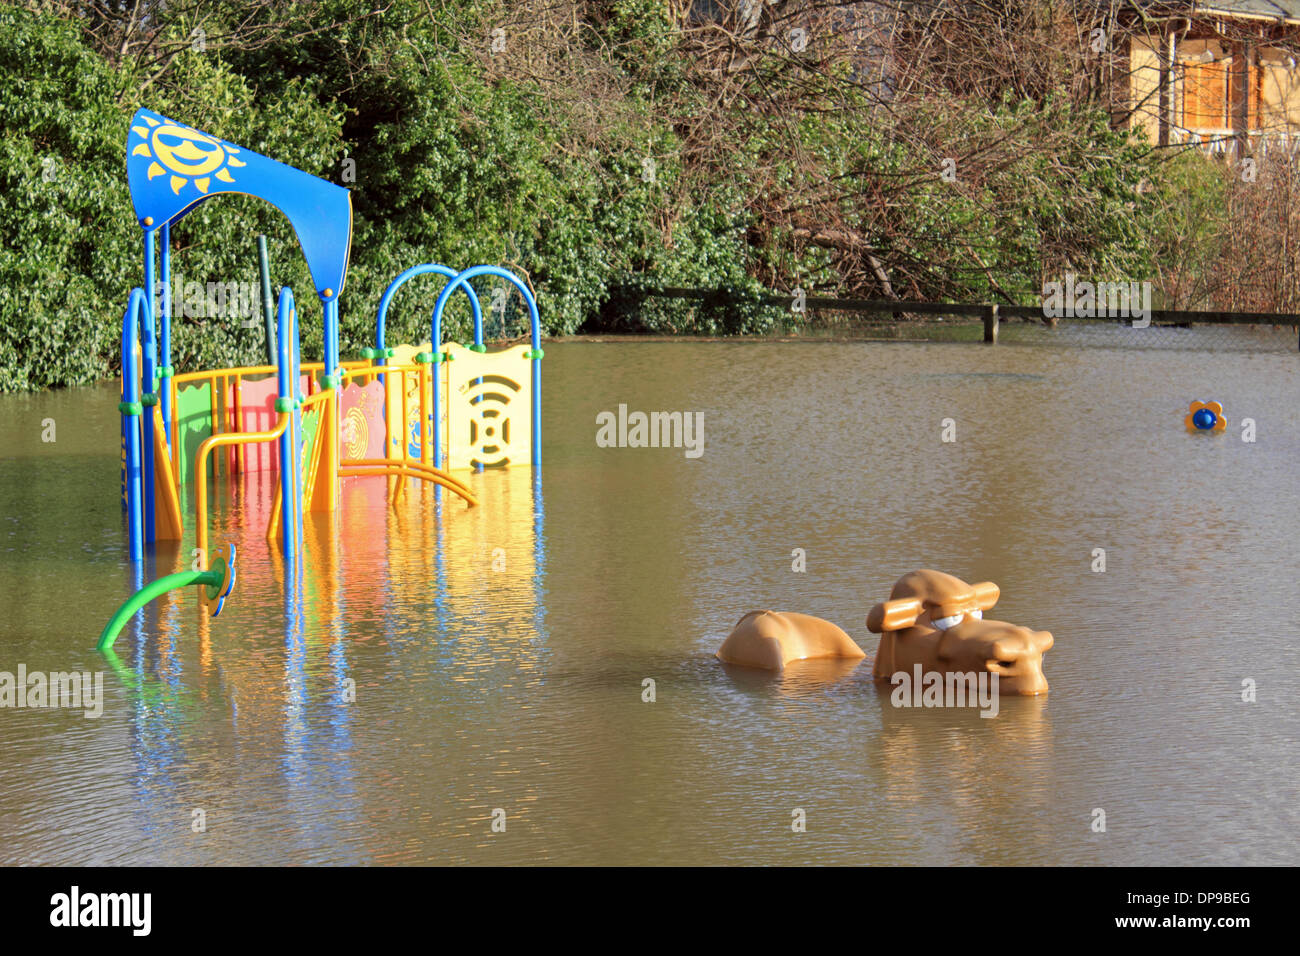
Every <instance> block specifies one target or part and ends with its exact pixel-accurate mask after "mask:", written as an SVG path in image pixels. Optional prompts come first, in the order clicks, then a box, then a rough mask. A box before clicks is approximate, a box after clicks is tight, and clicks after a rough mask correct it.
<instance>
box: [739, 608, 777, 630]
mask: <svg viewBox="0 0 1300 956" xmlns="http://www.w3.org/2000/svg"><path fill="white" fill-rule="evenodd" d="M764 614H770V615H772V616H773V617H779V615H778V614H777V612H776V611H767V610H764V611H746V612H745V613H744V614H742V615H741V616H740V620H739V621H737V622H736V624H735V627H733V628H732V630H733V631H734V630H735V629H736V628H737V627H740V625H742V624H744V623H745V622H746V621H748V620H749V619H750V618H755V617H762V616H763V615H764Z"/></svg>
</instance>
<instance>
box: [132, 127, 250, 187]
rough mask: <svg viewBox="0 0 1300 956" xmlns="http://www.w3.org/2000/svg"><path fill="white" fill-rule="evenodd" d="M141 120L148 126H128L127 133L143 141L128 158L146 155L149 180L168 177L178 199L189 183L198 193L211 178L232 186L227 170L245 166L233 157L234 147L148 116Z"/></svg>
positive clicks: (235, 152) (195, 131)
mask: <svg viewBox="0 0 1300 956" xmlns="http://www.w3.org/2000/svg"><path fill="white" fill-rule="evenodd" d="M141 119H143V120H144V122H145V123H147V124H148V126H132V127H131V132H133V133H135V134H136V135H137V136H139V137H140V138H141V139H142V140H144V142H142V143H138V144H137V145H136V147H135V148H134V149H133V150H131V155H132V156H147V157H149V158H150V159H152V160H153V162H151V163H150V164H149V179H150V180H152V179H153V178H154V177H155V176H165V175H167V174H170V175H171V187H172V192H173V193H175V194H176V195H178V196H179V195H180V194H181V190H182V189H184V188H185V187H186V186H187V185H189V184H190V183H193V184H194V188H195V189H197V190H198V191H199V192H200V193H207V191H208V189H209V187H210V186H211V185H212V180H213V179H216V180H219V181H220V182H223V183H233V182H234V181H235V177H234V176H232V175H231V174H230V170H231V169H234V168H238V167H240V166H243V165H245V164H244V161H243V160H241V159H236V158H235V157H236V154H237V153H238V152H239V150H238V149H236V148H235V147H234V146H228V145H226V144H225V143H222V142H219V141H218V140H215V139H213V138H212V137H211V136H205V135H204V134H203V133H200V132H199V131H198V130H196V129H190V128H189V127H188V126H180V125H178V124H175V123H164V122H163V121H162V120H157V119H154V118H153V117H150V116H143V117H141Z"/></svg>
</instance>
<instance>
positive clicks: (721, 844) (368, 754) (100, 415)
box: [0, 335, 1300, 865]
mask: <svg viewBox="0 0 1300 956" xmlns="http://www.w3.org/2000/svg"><path fill="white" fill-rule="evenodd" d="M1221 341H1222V336H1221V335H1220V336H1219V337H1217V338H1212V339H1211V338H1207V343H1211V344H1212V343H1216V342H1221ZM542 399H543V429H542V440H543V449H544V461H545V464H544V466H543V467H542V468H541V469H540V471H538V472H537V473H534V472H533V471H532V470H531V469H528V468H523V469H514V470H511V471H508V472H489V473H486V474H481V475H470V476H469V477H468V478H467V480H468V481H469V483H470V484H471V485H472V486H473V487H474V488H475V490H476V491H477V493H478V494H479V496H480V499H481V501H482V505H481V506H480V507H479V508H477V509H467V508H466V507H465V506H464V505H463V504H462V503H461V502H460V500H459V499H457V498H455V497H454V496H451V495H448V494H444V495H443V496H442V497H441V498H439V497H437V496H435V495H434V494H433V493H432V491H420V490H419V489H417V488H411V489H409V490H408V491H407V492H406V494H405V495H404V497H402V498H401V499H400V500H398V501H397V502H396V504H395V505H390V504H389V503H388V502H387V501H386V492H387V487H386V485H387V481H386V479H383V478H358V479H346V480H345V481H344V483H343V492H342V497H341V510H340V512H339V513H338V514H337V515H336V516H333V517H332V518H331V517H329V516H319V515H309V516H308V519H309V520H308V524H307V528H306V532H305V538H306V541H305V547H306V555H305V556H304V558H303V560H302V563H301V567H300V569H299V573H298V578H297V580H293V579H292V575H291V576H290V577H291V580H290V581H289V582H288V584H286V583H285V574H286V572H285V569H284V567H283V563H282V562H281V561H280V559H279V557H278V547H269V546H268V545H267V543H266V540H265V533H264V529H265V520H266V516H267V513H268V509H269V507H270V505H271V502H272V501H273V497H272V493H273V489H272V488H271V487H270V485H269V484H266V483H264V482H257V481H250V483H249V484H248V485H247V486H242V485H241V486H240V487H237V488H234V489H231V488H228V487H224V486H222V487H220V488H219V489H218V492H217V494H216V495H215V504H214V514H213V517H212V520H211V525H212V530H211V540H212V542H213V544H214V545H215V544H220V543H223V542H233V543H235V544H236V545H237V546H238V548H239V564H238V568H239V578H238V582H237V584H236V588H235V591H234V594H233V595H232V596H231V598H230V600H229V601H228V603H227V607H226V610H225V612H224V613H223V614H222V615H221V616H220V617H217V618H214V619H207V618H206V617H205V616H204V615H203V614H201V613H200V612H199V611H198V609H197V602H196V600H195V597H194V595H193V593H192V592H191V591H185V592H178V593H177V594H176V595H175V596H174V597H171V598H169V599H165V600H162V601H159V602H156V603H155V604H154V605H152V606H151V607H149V608H148V609H146V611H144V612H143V613H142V614H141V615H139V616H138V617H137V618H136V619H135V620H134V621H133V622H132V623H131V624H129V625H128V626H127V628H126V630H125V631H124V632H123V634H122V636H121V637H120V638H119V640H118V642H117V646H116V653H115V654H113V655H102V654H100V653H98V652H97V651H95V649H94V645H95V641H96V639H97V637H98V635H99V632H100V630H101V629H102V627H103V625H104V623H105V621H107V620H108V618H109V616H110V615H111V614H112V613H113V611H114V610H115V609H116V608H117V607H118V605H120V604H121V603H122V602H123V601H124V600H125V599H126V597H127V596H128V595H129V594H130V593H131V591H132V590H133V589H134V588H135V587H138V586H139V585H140V584H142V583H143V582H144V581H145V580H151V579H153V578H154V577H157V576H160V575H163V574H166V573H170V572H172V571H174V570H178V569H181V568H185V567H188V566H189V562H190V560H191V559H190V556H189V555H190V548H192V547H193V502H192V500H190V499H188V498H187V500H186V504H185V506H186V509H187V510H186V523H187V529H186V531H187V537H186V540H185V541H184V542H183V544H182V546H181V547H180V548H179V549H177V548H174V547H173V548H170V549H168V548H162V547H160V548H159V549H158V551H157V553H156V554H154V555H153V556H151V557H150V558H149V560H148V561H147V562H146V566H145V567H144V568H142V569H139V570H133V569H132V567H131V565H130V564H129V562H127V561H126V560H125V555H126V540H125V532H124V527H123V517H122V512H121V508H120V504H119V495H118V440H117V436H118V416H117V411H116V404H117V394H116V390H115V387H114V386H113V385H112V384H107V385H104V386H101V387H96V388H84V389H73V390H69V391H64V392H52V393H46V394H40V395H31V396H0V440H2V441H3V446H2V447H3V449H4V451H3V456H2V457H0V672H11V673H13V672H16V671H17V670H18V668H19V666H20V665H22V666H24V667H25V668H26V669H27V670H28V671H29V672H30V671H46V672H49V671H69V670H79V671H91V672H102V674H103V680H104V701H103V714H102V716H101V717H99V718H98V719H86V718H84V717H83V716H82V715H81V712H80V711H74V710H69V709H50V710H36V709H26V708H24V709H18V708H0V757H2V760H0V765H2V766H3V780H2V781H0V863H10V864H12V863H89V864H141V863H164V864H245V863H251V864H279V863H332V864H411V863H468V864H506V863H559V864H564V863H585V864H601V863H605V864H611V863H612V864H668V863H684V864H706V863H763V864H796V863H812V862H824V863H852V864H865V863H869V864H948V863H955V864H972V863H977V864H1055V863H1080V864H1252V863H1273V864H1291V865H1295V864H1297V863H1300V851H1298V850H1297V843H1296V839H1295V833H1296V832H1297V829H1300V769H1298V768H1300V761H1298V760H1297V756H1298V755H1300V704H1297V701H1300V649H1298V647H1297V645H1298V643H1300V596H1297V589H1296V574H1297V569H1300V501H1297V489H1298V488H1300V482H1298V481H1297V464H1298V463H1300V424H1298V423H1300V356H1297V355H1296V354H1295V353H1294V352H1281V351H1278V352H1235V353H1234V352H1218V351H1210V350H1208V349H1206V350H1200V351H1198V350H1193V349H1122V348H1095V347H1060V346H1051V345H1043V346H1006V345H1001V346H997V347H993V348H990V347H985V346H981V345H952V344H928V345H927V344H880V343H857V344H854V343H815V344H813V343H810V344H788V343H786V344H782V343H771V342H721V343H718V342H672V341H644V342H636V341H614V342H605V343H590V342H559V343H555V344H549V345H548V346H547V349H546V359H545V361H544V362H543V379H542ZM1192 399H1202V400H1211V399H1213V400H1218V401H1220V402H1222V403H1223V406H1224V409H1225V413H1226V417H1227V418H1228V420H1229V426H1228V429H1227V431H1226V433H1224V434H1221V435H1214V436H1207V435H1189V434H1188V433H1187V432H1186V431H1185V430H1184V427H1183V416H1184V415H1185V414H1186V411H1187V404H1188V402H1189V401H1191V400H1192ZM620 404H623V405H626V406H627V409H628V410H629V411H646V412H650V411H681V412H686V413H696V412H698V413H701V414H702V417H703V423H704V432H703V439H704V444H703V454H702V455H700V456H699V457H698V458H692V457H688V456H687V454H686V453H685V449H682V448H645V449H640V448H603V447H599V446H598V445H597V442H596V434H597V416H598V415H599V414H600V413H601V412H606V411H610V412H615V413H617V410H618V407H619V405H620ZM1243 418H1252V419H1254V421H1255V423H1256V441H1254V442H1253V443H1247V442H1243V441H1242V440H1241V420H1242V419H1243ZM47 419H53V420H54V423H55V428H56V440H55V441H54V442H52V443H51V442H44V441H42V431H43V428H44V423H45V422H46V420H47ZM945 419H951V420H952V423H953V426H954V427H955V430H956V441H953V442H944V441H942V440H941V433H942V430H943V428H944V421H945ZM796 549H802V553H803V555H804V560H805V561H806V570H805V571H803V572H797V571H794V570H792V565H793V564H794V563H795V561H796V557H795V550H796ZM1095 549H1104V550H1105V560H1106V569H1105V571H1104V572H1103V573H1098V572H1096V571H1094V570H1093V566H1094V561H1095V558H1094V552H1095ZM921 567H932V568H936V569H938V570H942V571H948V572H951V573H953V574H956V575H958V576H960V577H962V578H964V579H966V580H968V581H977V580H986V579H987V580H992V581H995V582H997V584H998V585H1000V587H1001V589H1002V598H1001V600H1000V602H999V603H998V606H997V608H996V609H995V610H994V611H992V612H990V615H989V616H991V617H997V618H999V619H1005V620H1009V621H1012V622H1014V623H1017V624H1022V625H1025V626H1028V627H1033V628H1037V629H1046V630H1050V631H1051V632H1052V633H1053V634H1054V635H1055V638H1056V646H1055V647H1054V648H1053V649H1052V650H1051V651H1049V652H1048V653H1047V655H1046V657H1045V663H1044V671H1045V673H1046V676H1047V679H1048V681H1049V682H1050V684H1051V693H1050V695H1048V696H1046V697H1038V698H1007V699H1004V700H1002V701H1001V706H1000V710H999V713H998V715H997V717H995V718H993V719H982V718H981V717H980V715H979V712H978V711H977V710H974V709H966V710H957V709H931V710H927V709H920V708H906V709H904V708H895V707H894V706H892V705H891V703H890V695H889V688H888V687H887V686H886V687H885V688H883V689H881V688H880V687H878V686H877V685H875V684H873V683H872V681H871V657H872V656H873V655H874V652H875V647H876V638H875V636H874V635H871V634H870V633H868V632H867V630H866V628H865V624H864V621H865V617H866V614H867V611H868V609H869V608H870V607H871V605H872V604H874V603H875V602H877V601H880V600H883V599H884V598H885V597H887V596H888V593H889V589H890V587H891V585H892V584H893V582H894V581H895V580H896V579H897V578H898V577H899V576H901V575H902V574H904V573H905V572H907V571H911V570H913V569H916V568H921ZM754 608H772V609H776V610H791V611H800V612H804V613H808V614H815V615H818V616H820V617H825V618H828V619H829V620H832V621H834V622H836V623H837V624H839V625H840V626H841V627H843V628H844V629H845V630H846V631H848V633H849V634H850V635H852V636H853V637H854V638H855V639H856V640H857V641H858V642H859V643H861V644H862V646H863V648H864V649H865V650H866V651H867V653H868V657H867V659H866V660H864V661H862V662H861V663H857V664H856V665H854V664H853V663H851V662H850V663H845V662H835V661H830V662H826V661H813V662H804V663H802V664H797V665H794V666H792V667H790V668H789V669H788V670H787V671H786V672H785V673H784V674H781V675H779V676H773V675H769V674H763V673H758V672H753V671H746V670H744V669H738V668H733V667H724V666H723V665H721V664H720V663H718V662H717V661H716V660H715V659H714V658H713V656H712V655H713V652H714V651H715V650H717V648H718V647H719V646H720V645H721V643H722V641H723V639H724V638H725V636H726V634H727V632H728V631H729V630H730V628H731V627H732V625H733V624H734V623H735V622H736V620H737V619H738V618H739V617H740V616H741V615H742V614H743V613H744V612H745V611H747V610H751V609H754ZM647 681H653V684H652V685H650V684H647ZM1243 682H1253V686H1254V687H1255V688H1256V694H1257V700H1255V701H1254V702H1244V701H1243V700H1242V692H1243ZM651 690H653V697H654V700H653V702H649V701H647V700H645V699H644V698H645V697H647V696H650V691H651ZM353 693H354V695H355V699H354V700H353V699H351V698H352V696H353ZM498 808H499V809H500V810H503V811H504V819H505V821H506V828H505V832H493V820H494V811H496V810H497V809H498ZM1098 809H1100V810H1104V811H1105V818H1106V831H1105V832H1104V833H1099V832H1093V829H1092V825H1093V821H1094V819H1095V813H1094V811H1096V810H1098ZM798 810H802V811H803V814H804V816H805V817H806V832H795V831H794V830H792V826H791V824H792V820H793V819H795V815H796V811H798ZM196 811H202V813H201V814H197V815H196ZM196 820H202V821H203V822H204V824H205V829H204V830H203V832H195V821H196Z"/></svg>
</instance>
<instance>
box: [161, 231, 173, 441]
mask: <svg viewBox="0 0 1300 956" xmlns="http://www.w3.org/2000/svg"><path fill="white" fill-rule="evenodd" d="M159 243H160V245H161V249H160V250H159V255H160V258H161V262H160V267H161V272H162V276H161V282H162V296H161V298H160V299H159V303H160V305H159V309H158V320H159V323H160V325H161V326H162V331H161V336H160V338H159V340H158V344H159V348H160V350H161V352H162V368H161V369H159V377H158V398H159V401H160V403H161V405H162V420H163V431H164V434H165V435H166V436H167V441H166V442H165V444H166V445H167V454H168V455H169V456H170V455H171V447H172V389H171V380H172V375H173V374H174V370H173V369H172V224H171V223H170V222H165V223H163V224H162V229H161V230H160V232H159Z"/></svg>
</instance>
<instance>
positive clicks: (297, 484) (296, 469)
mask: <svg viewBox="0 0 1300 956" xmlns="http://www.w3.org/2000/svg"><path fill="white" fill-rule="evenodd" d="M289 321H290V323H291V324H292V325H293V332H292V335H293V374H292V375H291V376H290V378H289V381H290V382H291V383H292V389H293V397H294V402H293V426H292V427H291V428H290V429H289V430H290V431H292V432H293V482H294V484H293V488H294V499H293V537H294V550H295V551H296V552H297V553H298V554H301V553H302V403H303V399H305V398H306V397H307V396H306V395H304V394H303V393H302V392H301V391H300V389H301V388H302V372H301V371H300V370H299V362H300V361H301V342H300V340H299V338H298V310H297V309H296V308H292V309H290V310H289ZM323 425H324V422H323V421H321V422H318V423H317V426H316V427H317V429H318V430H320V429H321V428H322V426H323ZM324 437H325V436H324V435H318V438H324Z"/></svg>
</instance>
